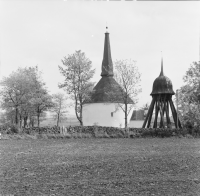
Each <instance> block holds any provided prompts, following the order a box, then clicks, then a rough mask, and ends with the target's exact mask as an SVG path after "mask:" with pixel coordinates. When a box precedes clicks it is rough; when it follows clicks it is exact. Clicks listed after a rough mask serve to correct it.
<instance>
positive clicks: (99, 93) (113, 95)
mask: <svg viewBox="0 0 200 196" xmlns="http://www.w3.org/2000/svg"><path fill="white" fill-rule="evenodd" d="M93 90H94V93H92V96H91V99H90V101H89V102H90V103H124V100H123V96H122V95H123V92H124V91H123V89H122V88H121V86H120V85H119V84H118V83H117V82H116V81H115V79H114V78H113V77H105V76H104V77H102V78H101V79H100V81H99V82H98V83H97V85H96V86H95V87H94V89H93ZM128 103H133V101H132V100H131V99H130V98H129V97H128Z"/></svg>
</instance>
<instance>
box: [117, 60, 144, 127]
mask: <svg viewBox="0 0 200 196" xmlns="http://www.w3.org/2000/svg"><path fill="white" fill-rule="evenodd" d="M114 78H115V80H116V81H117V83H118V84H119V85H120V86H121V89H120V90H119V92H118V96H119V98H118V100H122V101H120V102H119V103H118V106H119V107H120V108H121V109H122V111H123V112H124V115H125V128H127V124H128V121H127V117H128V115H129V113H130V111H131V110H132V108H133V107H134V105H135V104H136V103H137V102H138V99H137V96H138V94H139V93H140V92H141V87H140V81H141V74H140V72H139V71H138V68H137V66H136V62H135V61H133V60H117V61H116V62H115V73H114Z"/></svg>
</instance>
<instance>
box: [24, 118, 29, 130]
mask: <svg viewBox="0 0 200 196" xmlns="http://www.w3.org/2000/svg"><path fill="white" fill-rule="evenodd" d="M27 120H28V116H26V117H24V128H25V127H26V126H27Z"/></svg>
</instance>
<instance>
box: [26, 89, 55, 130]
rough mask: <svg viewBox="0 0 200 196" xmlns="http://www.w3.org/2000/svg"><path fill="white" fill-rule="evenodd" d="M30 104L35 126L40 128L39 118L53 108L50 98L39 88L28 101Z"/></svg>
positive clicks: (45, 91) (44, 90)
mask: <svg viewBox="0 0 200 196" xmlns="http://www.w3.org/2000/svg"><path fill="white" fill-rule="evenodd" d="M30 103H31V105H32V106H33V108H34V111H35V113H36V116H37V126H38V127H39V126H40V120H41V116H42V115H44V112H45V111H47V110H49V109H51V108H52V107H53V106H54V103H53V101H52V97H51V96H50V95H49V94H48V92H47V90H46V89H44V88H39V89H38V90H37V91H36V92H35V95H34V96H33V97H32V98H31V99H30Z"/></svg>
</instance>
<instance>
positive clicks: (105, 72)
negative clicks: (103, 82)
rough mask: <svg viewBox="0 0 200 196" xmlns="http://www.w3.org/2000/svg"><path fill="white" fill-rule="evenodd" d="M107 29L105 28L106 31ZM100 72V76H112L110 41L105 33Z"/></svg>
mask: <svg viewBox="0 0 200 196" xmlns="http://www.w3.org/2000/svg"><path fill="white" fill-rule="evenodd" d="M107 29H108V27H106V30H107ZM101 69H102V72H101V76H113V75H114V74H113V62H112V58H111V50H110V39H109V33H108V31H106V33H105V41H104V53H103V61H102V68H101Z"/></svg>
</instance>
